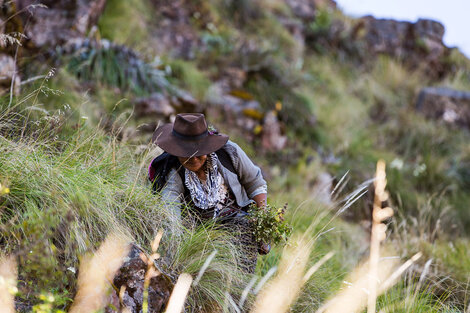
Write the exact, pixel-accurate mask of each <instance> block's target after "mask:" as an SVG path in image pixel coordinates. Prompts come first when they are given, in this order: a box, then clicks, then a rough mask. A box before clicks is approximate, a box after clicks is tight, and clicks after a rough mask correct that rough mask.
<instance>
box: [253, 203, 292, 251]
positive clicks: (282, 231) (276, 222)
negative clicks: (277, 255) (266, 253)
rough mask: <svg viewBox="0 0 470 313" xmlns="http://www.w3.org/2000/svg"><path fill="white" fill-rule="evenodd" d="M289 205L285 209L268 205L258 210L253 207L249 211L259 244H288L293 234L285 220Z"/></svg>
mask: <svg viewBox="0 0 470 313" xmlns="http://www.w3.org/2000/svg"><path fill="white" fill-rule="evenodd" d="M286 209H287V204H286V205H284V207H281V208H276V207H274V206H271V205H269V204H268V205H266V206H265V207H264V208H257V207H256V206H254V205H252V206H251V207H250V209H249V211H248V213H249V214H250V218H251V219H252V222H253V224H254V228H253V229H254V235H255V236H256V239H257V240H258V242H265V243H270V244H273V245H275V244H278V243H286V242H287V240H288V239H289V236H290V235H291V233H292V226H290V225H289V224H288V223H287V222H286V221H285V219H284V213H285V212H286Z"/></svg>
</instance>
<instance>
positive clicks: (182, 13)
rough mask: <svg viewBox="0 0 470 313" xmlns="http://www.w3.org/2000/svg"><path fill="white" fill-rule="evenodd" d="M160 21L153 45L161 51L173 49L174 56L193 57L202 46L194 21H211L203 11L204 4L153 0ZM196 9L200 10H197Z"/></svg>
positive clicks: (205, 24) (162, 52)
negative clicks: (198, 5)
mask: <svg viewBox="0 0 470 313" xmlns="http://www.w3.org/2000/svg"><path fill="white" fill-rule="evenodd" d="M151 2H152V4H153V6H154V8H155V15H156V16H157V18H156V19H155V21H156V23H157V25H156V27H155V31H154V32H153V34H152V37H153V38H154V39H155V40H154V47H155V49H156V51H157V53H158V54H164V53H170V54H172V55H173V56H174V57H179V58H184V59H192V58H194V57H195V53H196V51H197V50H198V49H199V48H200V46H201V43H202V41H201V39H200V38H199V34H198V30H197V29H196V28H195V27H194V26H195V25H194V23H192V20H193V21H197V22H198V23H196V24H199V23H200V25H201V26H203V27H206V26H207V25H208V24H209V23H210V21H209V20H206V19H207V16H206V14H204V12H203V6H200V7H197V4H196V2H194V4H192V3H191V1H187V0H180V1H173V0H151ZM196 12H197V13H196Z"/></svg>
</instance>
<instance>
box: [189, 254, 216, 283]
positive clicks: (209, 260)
mask: <svg viewBox="0 0 470 313" xmlns="http://www.w3.org/2000/svg"><path fill="white" fill-rule="evenodd" d="M216 254H217V250H214V251H212V253H211V254H210V255H209V257H208V258H207V259H206V261H205V262H204V264H203V265H202V267H201V269H200V270H199V273H198V274H197V277H196V279H195V280H194V283H193V285H194V286H197V284H198V283H199V280H201V278H202V275H204V272H205V271H206V269H207V268H208V267H209V264H211V262H212V259H213V258H214V257H215V255H216Z"/></svg>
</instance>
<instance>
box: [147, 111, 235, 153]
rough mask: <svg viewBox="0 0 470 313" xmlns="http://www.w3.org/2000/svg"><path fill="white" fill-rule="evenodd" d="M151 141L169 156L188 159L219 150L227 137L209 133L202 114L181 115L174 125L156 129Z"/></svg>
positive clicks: (170, 124) (177, 117) (169, 124)
mask: <svg viewBox="0 0 470 313" xmlns="http://www.w3.org/2000/svg"><path fill="white" fill-rule="evenodd" d="M153 141H154V142H155V143H156V144H157V145H158V146H159V147H160V148H162V149H163V150H165V151H166V152H168V153H169V154H171V155H174V156H177V157H185V158H188V157H193V156H201V155H206V154H209V153H212V152H214V151H217V150H219V149H220V148H222V147H223V146H224V145H225V144H226V143H227V141H228V136H227V135H224V134H219V133H214V132H210V131H209V130H208V129H207V123H206V119H205V117H204V114H200V113H181V114H178V115H176V119H175V122H174V123H168V124H165V125H163V126H161V127H159V128H157V130H155V133H154V134H153Z"/></svg>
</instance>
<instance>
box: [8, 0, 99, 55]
mask: <svg viewBox="0 0 470 313" xmlns="http://www.w3.org/2000/svg"><path fill="white" fill-rule="evenodd" d="M40 3H41V5H38V1H36V0H16V1H15V4H16V10H17V12H22V14H21V18H22V20H23V25H25V28H24V33H25V35H26V36H27V37H28V41H29V42H28V47H30V48H31V47H34V48H47V49H53V48H55V47H56V46H57V45H61V44H64V43H65V42H67V41H69V40H70V39H74V38H79V37H84V36H85V35H86V33H87V31H88V30H89V29H90V27H92V26H93V25H95V24H96V23H97V22H98V18H99V17H100V15H101V14H102V13H103V10H104V8H105V5H106V0H60V1H55V0H43V1H40Z"/></svg>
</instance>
